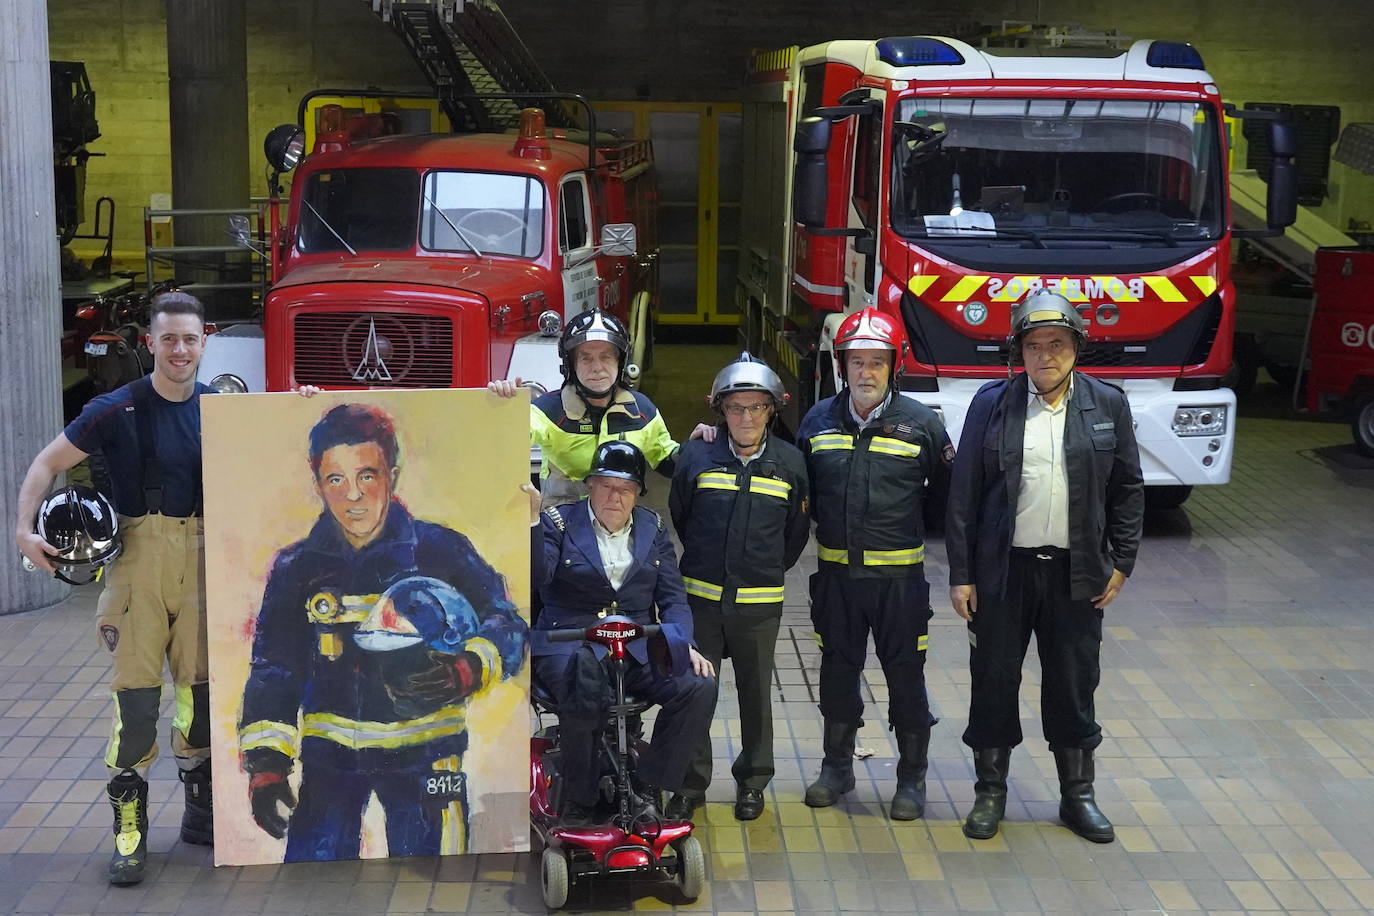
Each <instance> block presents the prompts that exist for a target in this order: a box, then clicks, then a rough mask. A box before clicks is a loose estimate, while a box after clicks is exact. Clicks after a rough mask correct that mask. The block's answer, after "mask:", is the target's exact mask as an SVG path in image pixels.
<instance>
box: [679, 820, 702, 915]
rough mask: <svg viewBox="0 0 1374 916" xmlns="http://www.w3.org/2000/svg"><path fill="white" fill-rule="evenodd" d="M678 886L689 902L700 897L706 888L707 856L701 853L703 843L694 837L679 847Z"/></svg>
mask: <svg viewBox="0 0 1374 916" xmlns="http://www.w3.org/2000/svg"><path fill="white" fill-rule="evenodd" d="M677 886H678V888H680V889H681V891H682V896H684V897H686V898H687V899H688V900H695V899H697V898H698V897H700V896H701V889H702V888H703V887H705V886H706V854H705V853H704V852H702V851H701V841H700V840H698V839H697V838H696V837H694V836H689V837H685V838H684V839H682V840H681V841H680V842H679V843H678V845H677Z"/></svg>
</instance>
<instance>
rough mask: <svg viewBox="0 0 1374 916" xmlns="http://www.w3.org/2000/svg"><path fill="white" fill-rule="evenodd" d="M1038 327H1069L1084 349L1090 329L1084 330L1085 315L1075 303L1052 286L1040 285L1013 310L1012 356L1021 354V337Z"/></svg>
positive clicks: (1079, 346)
mask: <svg viewBox="0 0 1374 916" xmlns="http://www.w3.org/2000/svg"><path fill="white" fill-rule="evenodd" d="M1038 328H1067V329H1068V331H1069V333H1070V334H1071V335H1073V340H1074V346H1075V347H1076V348H1077V349H1080V350H1081V349H1083V344H1084V343H1085V342H1086V341H1087V339H1088V335H1087V332H1086V331H1084V330H1083V316H1082V315H1080V314H1078V309H1076V308H1074V307H1073V303H1071V302H1069V300H1068V299H1066V298H1064V297H1063V296H1062V295H1060V294H1059V293H1056V292H1054V291H1053V290H1048V289H1040V290H1036V291H1035V292H1033V293H1031V294H1030V295H1029V296H1027V297H1026V298H1024V299H1022V300H1021V301H1020V302H1018V303H1017V304H1016V305H1015V306H1014V307H1013V308H1012V310H1011V330H1010V331H1009V333H1008V334H1007V345H1008V347H1009V348H1010V351H1011V352H1010V359H1011V361H1012V362H1016V361H1018V360H1019V359H1020V356H1021V338H1023V337H1025V336H1026V335H1027V334H1029V333H1030V332H1031V331H1034V330H1036V329H1038Z"/></svg>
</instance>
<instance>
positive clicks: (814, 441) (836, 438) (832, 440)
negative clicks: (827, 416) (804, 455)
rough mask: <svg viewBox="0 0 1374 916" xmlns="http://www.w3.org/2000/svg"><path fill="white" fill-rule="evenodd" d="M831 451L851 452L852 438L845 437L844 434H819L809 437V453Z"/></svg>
mask: <svg viewBox="0 0 1374 916" xmlns="http://www.w3.org/2000/svg"><path fill="white" fill-rule="evenodd" d="M832 449H846V450H849V451H853V449H854V437H853V436H846V435H845V434H844V433H821V434H820V435H818V436H812V437H811V451H813V452H825V451H830V450H832Z"/></svg>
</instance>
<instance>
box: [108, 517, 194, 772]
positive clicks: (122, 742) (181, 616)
mask: <svg viewBox="0 0 1374 916" xmlns="http://www.w3.org/2000/svg"><path fill="white" fill-rule="evenodd" d="M120 533H121V535H122V536H123V541H124V552H123V554H121V555H120V557H119V559H118V560H116V561H115V562H114V563H113V564H112V565H110V566H109V567H108V568H106V570H105V577H104V578H105V589H104V591H102V592H101V594H100V599H99V601H98V602H97V604H96V627H97V632H98V635H99V637H100V642H101V645H102V646H104V648H105V649H106V650H107V651H109V653H110V654H111V655H112V656H113V661H114V670H113V680H112V683H111V684H110V689H111V692H112V693H113V696H114V701H115V711H114V724H113V726H112V728H111V730H110V744H109V750H108V751H107V753H106V755H105V763H106V764H107V765H108V766H110V767H111V768H114V769H124V768H142V767H145V766H147V765H148V764H150V763H152V761H153V760H154V758H156V757H157V719H158V710H159V707H160V706H161V696H162V682H163V662H164V659H165V660H166V663H167V665H168V667H170V668H171V671H172V683H173V684H174V685H175V689H176V707H175V710H176V711H175V713H174V715H173V718H172V751H173V753H175V754H176V756H177V758H178V761H177V762H178V764H179V765H180V766H181V767H182V768H184V769H188V768H191V767H194V766H197V765H199V764H200V763H201V762H202V761H203V760H206V759H208V758H209V756H210V739H209V731H210V729H209V725H210V723H209V692H208V686H209V679H210V671H209V659H208V656H207V653H206V640H205V637H206V634H205V579H204V572H205V537H204V534H203V531H202V520H201V519H199V518H171V517H168V516H164V515H157V514H148V515H143V516H137V517H126V516H121V517H120Z"/></svg>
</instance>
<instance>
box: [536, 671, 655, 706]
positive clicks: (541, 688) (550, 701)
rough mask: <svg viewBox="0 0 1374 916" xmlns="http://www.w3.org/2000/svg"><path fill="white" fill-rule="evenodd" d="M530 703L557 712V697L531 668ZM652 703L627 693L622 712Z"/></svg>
mask: <svg viewBox="0 0 1374 916" xmlns="http://www.w3.org/2000/svg"><path fill="white" fill-rule="evenodd" d="M530 703H532V704H533V705H534V707H535V709H537V710H538V711H540V712H549V713H553V714H554V715H557V714H558V699H557V698H556V697H555V696H554V695H553V692H552V691H550V690H549V688H548V687H547V686H546V685H545V684H544V682H543V681H542V680H540V679H539V676H538V675H537V674H535V673H534V671H533V670H531V671H530ZM652 705H654V704H653V703H650V702H649V701H648V700H641V699H639V698H638V697H634V696H630V695H628V694H627V695H626V697H625V707H624V712H625V713H626V714H628V715H635V714H636V713H641V712H644V710H646V709H648V708H649V707H650V706H652ZM610 711H611V712H612V713H614V712H616V711H617V709H616V707H615V706H614V705H612V706H611V710H610Z"/></svg>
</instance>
